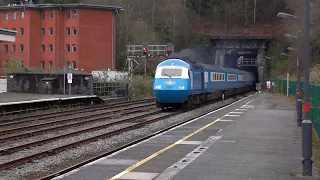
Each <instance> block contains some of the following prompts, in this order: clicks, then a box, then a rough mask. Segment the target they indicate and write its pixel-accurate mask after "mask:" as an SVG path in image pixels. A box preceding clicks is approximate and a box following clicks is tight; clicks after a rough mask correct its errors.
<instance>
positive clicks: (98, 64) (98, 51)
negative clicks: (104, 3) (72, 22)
mask: <svg viewBox="0 0 320 180" xmlns="http://www.w3.org/2000/svg"><path fill="white" fill-rule="evenodd" d="M113 17H114V14H113V13H112V12H105V11H90V10H84V9H81V10H79V39H78V44H79V46H78V47H79V48H78V50H79V51H78V52H79V60H78V61H79V65H78V66H79V68H83V69H84V71H86V72H91V71H94V70H103V69H107V68H110V69H112V57H113V56H114V58H115V53H114V52H115V51H114V52H113V51H112V28H113V27H112V18H113ZM114 44H115V43H114ZM113 48H114V49H115V45H114V47H113ZM112 52H113V53H112ZM114 67H115V66H114Z"/></svg>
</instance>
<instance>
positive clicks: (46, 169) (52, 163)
mask: <svg viewBox="0 0 320 180" xmlns="http://www.w3.org/2000/svg"><path fill="white" fill-rule="evenodd" d="M237 99H239V98H237ZM234 101H235V99H228V100H225V102H224V104H230V103H232V102H234ZM222 105H223V103H222V102H217V103H214V104H211V105H207V106H204V107H201V108H198V109H195V110H192V111H189V112H186V113H183V114H180V115H178V116H175V117H171V118H168V119H165V120H162V121H159V122H155V123H152V124H149V125H146V126H144V127H143V128H140V129H136V130H132V131H128V132H125V133H123V134H121V135H117V136H113V137H111V138H106V139H101V140H98V141H96V142H92V143H89V144H86V145H83V146H79V147H78V148H74V149H69V150H66V151H63V152H61V153H59V154H56V155H53V156H48V157H45V158H42V159H39V160H35V161H33V162H32V163H27V164H24V165H22V166H19V168H12V169H10V170H6V171H3V172H2V173H1V175H0V179H10V180H11V179H12V180H15V179H19V180H24V179H35V178H36V177H41V176H44V175H48V174H50V173H53V172H56V171H58V170H59V169H60V170H61V169H63V168H66V167H68V166H70V165H73V164H75V163H79V162H81V161H83V160H86V159H87V158H89V157H93V156H95V155H99V154H101V153H105V152H107V151H109V150H111V149H113V148H116V147H118V146H120V145H123V144H125V143H129V142H130V141H132V140H134V139H137V138H141V137H144V136H145V135H148V134H150V133H153V132H156V131H159V130H161V129H164V128H167V127H168V126H171V125H173V124H176V123H179V122H183V121H185V119H188V118H190V117H197V116H199V115H201V114H203V113H205V112H208V111H212V110H214V109H217V108H219V107H221V106H222Z"/></svg>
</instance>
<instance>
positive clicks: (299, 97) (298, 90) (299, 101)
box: [284, 25, 302, 126]
mask: <svg viewBox="0 0 320 180" xmlns="http://www.w3.org/2000/svg"><path fill="white" fill-rule="evenodd" d="M299 26H300V25H299ZM299 29H300V28H299ZM284 37H286V38H288V39H298V41H299V48H298V49H295V48H292V47H288V48H287V49H288V50H289V51H295V52H297V70H296V71H297V72H296V73H297V84H296V101H297V124H298V126H301V123H302V93H301V88H300V84H301V68H300V61H301V60H300V59H301V58H300V56H301V54H300V52H301V48H302V47H301V46H302V43H301V31H300V30H299V36H298V38H297V37H296V36H293V35H290V34H285V35H284Z"/></svg>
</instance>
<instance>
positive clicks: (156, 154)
mask: <svg viewBox="0 0 320 180" xmlns="http://www.w3.org/2000/svg"><path fill="white" fill-rule="evenodd" d="M220 119H221V118H218V119H216V120H214V121H213V122H211V123H210V124H207V125H205V126H203V127H202V128H200V129H198V130H197V131H195V132H193V133H191V134H189V135H187V136H185V137H183V138H182V139H180V140H178V141H177V142H175V143H173V144H171V145H170V146H167V147H165V148H164V149H161V150H160V151H158V152H156V153H154V154H152V155H151V156H149V157H147V158H145V159H143V160H141V161H139V162H137V163H136V164H134V165H132V166H130V167H128V168H127V169H126V170H124V171H122V172H121V173H119V174H117V175H115V176H113V177H112V178H111V179H110V180H114V179H118V178H120V177H121V176H123V175H124V174H126V173H128V172H130V171H132V170H134V169H136V168H137V167H139V166H141V165H142V164H144V163H146V162H148V161H150V160H151V159H153V158H155V157H157V156H159V155H160V154H162V153H163V152H165V151H167V150H169V149H171V148H173V147H175V146H176V145H177V144H179V143H181V142H182V141H185V140H187V139H188V138H190V137H192V136H194V135H195V134H197V133H199V132H201V131H203V130H204V129H206V128H208V127H210V126H212V125H213V124H215V123H217V122H218V121H220Z"/></svg>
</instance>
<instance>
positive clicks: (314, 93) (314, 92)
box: [275, 79, 320, 136]
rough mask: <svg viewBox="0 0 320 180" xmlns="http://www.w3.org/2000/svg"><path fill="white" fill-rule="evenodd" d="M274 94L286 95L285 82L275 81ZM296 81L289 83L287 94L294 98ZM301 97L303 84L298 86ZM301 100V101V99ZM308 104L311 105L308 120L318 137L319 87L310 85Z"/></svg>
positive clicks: (319, 118)
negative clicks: (310, 121) (309, 119)
mask: <svg viewBox="0 0 320 180" xmlns="http://www.w3.org/2000/svg"><path fill="white" fill-rule="evenodd" d="M275 84H276V88H275V90H276V92H277V93H283V94H287V80H281V79H277V80H276V83H275ZM296 85H297V82H296V81H289V94H290V96H294V97H295V96H296V92H297V91H296V87H297V86H296ZM300 88H301V90H302V97H303V94H304V93H303V82H301V84H300ZM302 100H303V99H302ZM310 103H311V112H310V118H311V120H312V123H313V126H314V127H315V130H316V131H317V134H318V136H320V85H316V84H311V85H310Z"/></svg>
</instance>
